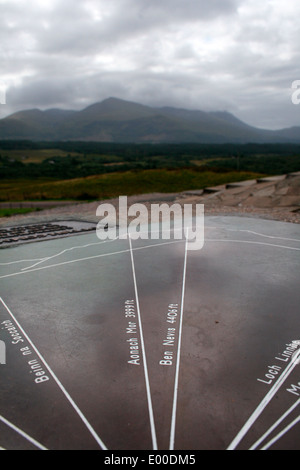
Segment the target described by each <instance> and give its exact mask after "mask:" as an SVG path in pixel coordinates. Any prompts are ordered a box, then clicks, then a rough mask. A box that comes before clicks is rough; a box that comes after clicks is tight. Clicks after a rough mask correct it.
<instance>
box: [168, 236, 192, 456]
mask: <svg viewBox="0 0 300 470" xmlns="http://www.w3.org/2000/svg"><path fill="white" fill-rule="evenodd" d="M187 244H188V229H187V233H186V239H185V251H184V265H183V276H182V287H181V307H180V323H179V332H178V347H177V360H176V373H175V384H174V394H173V408H172V420H171V432H170V443H169V450H174V444H175V430H176V413H177V398H178V383H179V369H180V354H181V337H182V324H183V307H184V295H185V281H186V265H187Z"/></svg>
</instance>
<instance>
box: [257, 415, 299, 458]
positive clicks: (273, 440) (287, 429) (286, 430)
mask: <svg viewBox="0 0 300 470" xmlns="http://www.w3.org/2000/svg"><path fill="white" fill-rule="evenodd" d="M299 422H300V415H299V416H298V417H297V418H295V419H294V421H292V422H291V423H290V424H288V425H287V426H286V427H285V428H284V429H283V430H282V431H281V432H280V433H278V434H277V436H275V437H273V439H271V440H270V441H269V442H268V443H267V444H266V445H265V446H264V447H262V448H261V450H267V449H269V448H270V447H271V446H272V445H273V444H275V442H277V441H278V440H279V439H280V438H281V437H282V436H284V434H286V433H287V432H288V431H290V429H292V428H293V427H294V426H296V424H298V423H299Z"/></svg>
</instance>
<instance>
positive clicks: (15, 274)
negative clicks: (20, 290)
mask: <svg viewBox="0 0 300 470" xmlns="http://www.w3.org/2000/svg"><path fill="white" fill-rule="evenodd" d="M182 242H183V240H175V241H171V242H166V243H155V244H153V245H146V246H141V247H138V248H134V249H133V251H137V250H145V249H146V248H155V247H157V246H163V245H171V244H173V243H182ZM129 251H130V250H129V249H125V250H120V251H114V252H112V253H103V254H101V255H94V256H88V257H86V258H78V259H73V260H70V261H64V262H62V263H57V264H50V265H49V266H40V267H39V268H33V269H30V270H28V271H18V272H16V273H10V274H4V275H3V276H0V279H5V278H8V277H14V276H19V275H20V274H27V273H33V272H36V271H41V270H44V269H50V268H57V267H59V266H65V265H68V264H72V263H78V262H80V261H89V260H92V259H97V258H104V257H106V256H114V255H119V254H122V253H128V252H129Z"/></svg>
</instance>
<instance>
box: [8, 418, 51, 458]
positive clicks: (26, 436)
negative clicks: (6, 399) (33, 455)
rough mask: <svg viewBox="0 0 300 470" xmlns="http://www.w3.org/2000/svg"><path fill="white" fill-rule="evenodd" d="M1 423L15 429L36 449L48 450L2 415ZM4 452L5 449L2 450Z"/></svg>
mask: <svg viewBox="0 0 300 470" xmlns="http://www.w3.org/2000/svg"><path fill="white" fill-rule="evenodd" d="M0 421H2V423H4V424H6V426H8V427H9V428H11V429H13V430H14V431H15V432H17V433H18V434H20V436H22V437H24V438H25V439H26V440H27V441H29V442H30V443H31V444H33V445H34V446H35V447H37V448H38V449H40V450H48V449H47V448H46V447H44V446H43V445H42V444H40V443H39V442H38V441H37V440H35V439H34V438H33V437H31V436H29V434H27V433H26V432H24V431H22V429H20V428H18V427H17V426H15V425H14V424H12V423H11V422H10V421H8V420H7V419H5V418H4V417H3V416H1V415H0ZM2 450H3V449H2Z"/></svg>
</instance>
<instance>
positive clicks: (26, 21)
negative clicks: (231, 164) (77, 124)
mask: <svg viewBox="0 0 300 470" xmlns="http://www.w3.org/2000/svg"><path fill="white" fill-rule="evenodd" d="M291 5H294V7H295V12H294V10H293V9H292V8H291ZM297 5H298V3H297V0H290V2H289V9H286V8H284V6H281V4H280V1H279V0H274V1H273V2H272V4H269V3H268V4H263V5H262V4H261V2H259V0H257V1H256V0H252V1H251V2H249V1H246V0H211V1H209V2H204V1H203V0H151V1H150V0H109V1H104V0H85V1H80V2H79V1H75V0H64V2H62V1H61V0H52V1H51V2H50V1H49V2H48V1H47V2H40V1H38V0H32V1H31V2H26V1H25V0H18V1H16V0H10V1H6V2H5V1H3V2H2V3H0V10H2V11H0V13H3V14H1V15H0V61H1V74H2V76H1V77H0V79H1V78H2V79H3V80H6V81H7V83H8V91H7V102H8V104H7V106H6V108H5V109H6V110H7V113H8V110H9V111H11V110H13V109H17V108H18V109H24V107H27V108H29V107H41V108H45V107H54V106H55V107H57V106H60V107H64V108H73V109H75V108H76V109H79V108H83V107H84V106H86V105H88V104H91V103H93V102H95V101H100V100H102V99H105V98H107V97H108V96H117V97H120V98H123V99H130V100H133V101H139V102H141V103H145V104H149V105H153V106H160V105H161V106H163V105H174V106H181V107H190V108H193V109H195V108H198V109H201V108H202V109H223V110H225V109H227V110H229V111H231V112H234V113H235V114H236V115H237V116H238V117H240V118H243V119H244V120H246V122H249V123H255V124H261V125H262V126H263V125H266V124H268V126H271V125H272V122H273V125H276V126H279V127H280V123H281V124H282V127H284V125H285V123H288V124H289V125H290V124H291V123H292V122H294V123H295V124H296V123H297V122H298V121H299V117H297V116H299V112H300V106H299V107H298V108H297V107H296V106H294V107H292V108H291V107H290V101H289V97H288V87H289V86H290V85H291V83H292V81H293V80H296V79H299V78H300V77H299V68H298V67H299V65H298V64H299V60H300V54H299V52H298V49H299V48H298V42H297V41H296V38H297V37H298V36H297V33H298V34H299V26H298V22H297V14H296V13H297V11H299V13H300V8H299V7H297ZM297 8H298V10H297ZM279 26H280V27H279ZM286 100H287V101H286ZM276 110H281V112H277V113H276ZM0 113H1V116H3V113H4V107H3V106H2V107H1V109H0ZM297 113H298V114H297ZM272 116H276V119H275V118H274V120H273V121H272ZM275 121H276V124H275Z"/></svg>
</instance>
